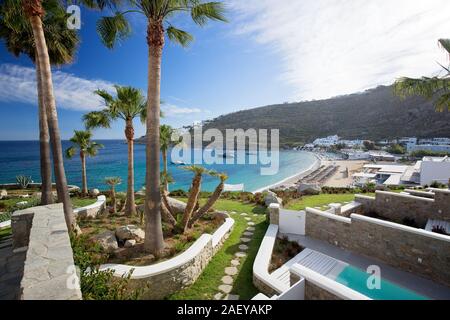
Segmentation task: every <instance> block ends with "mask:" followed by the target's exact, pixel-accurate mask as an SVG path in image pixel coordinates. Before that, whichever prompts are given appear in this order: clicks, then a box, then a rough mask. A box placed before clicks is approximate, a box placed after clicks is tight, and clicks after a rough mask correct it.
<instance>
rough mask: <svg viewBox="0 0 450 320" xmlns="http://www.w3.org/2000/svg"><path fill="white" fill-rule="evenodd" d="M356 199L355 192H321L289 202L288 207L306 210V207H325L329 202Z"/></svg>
mask: <svg viewBox="0 0 450 320" xmlns="http://www.w3.org/2000/svg"><path fill="white" fill-rule="evenodd" d="M354 199H355V195H354V194H347V193H344V194H319V195H317V196H304V197H302V198H301V199H298V200H293V201H291V202H289V203H288V205H287V206H286V209H290V210H304V209H305V208H306V207H310V208H315V207H324V206H325V205H327V204H329V203H344V202H351V201H353V200H354Z"/></svg>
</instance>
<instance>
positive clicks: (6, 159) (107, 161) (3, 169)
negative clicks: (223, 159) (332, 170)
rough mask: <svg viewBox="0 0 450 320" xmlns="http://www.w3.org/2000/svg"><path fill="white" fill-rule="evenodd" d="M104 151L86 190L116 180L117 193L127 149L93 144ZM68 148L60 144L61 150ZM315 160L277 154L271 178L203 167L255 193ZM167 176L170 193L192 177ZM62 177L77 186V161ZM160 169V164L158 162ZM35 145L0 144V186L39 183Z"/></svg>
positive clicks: (177, 172) (139, 176)
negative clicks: (19, 180) (20, 180)
mask: <svg viewBox="0 0 450 320" xmlns="http://www.w3.org/2000/svg"><path fill="white" fill-rule="evenodd" d="M97 142H99V143H102V144H103V145H104V146H105V147H104V149H101V150H100V151H99V153H98V155H97V156H96V157H93V158H88V159H87V177H88V186H89V188H98V189H101V190H102V189H103V190H104V189H108V187H107V186H106V185H105V183H104V178H105V177H111V176H120V177H121V178H122V180H123V183H122V184H121V185H119V186H118V188H117V189H118V190H119V191H125V190H126V178H127V145H126V144H125V142H124V141H123V140H103V141H101V140H97ZM70 145H71V143H70V142H69V141H63V149H64V150H65V149H66V148H68V147H69V146H70ZM134 159H135V188H136V190H140V189H141V188H142V186H143V185H144V179H145V146H144V145H138V144H137V145H135V153H134ZM316 160H317V158H316V156H315V155H314V154H312V153H308V152H303V151H280V152H279V162H280V165H279V171H278V173H277V174H275V175H270V176H263V175H261V173H260V167H261V165H260V164H256V165H250V164H244V165H242V164H232V165H227V164H220V165H219V164H213V165H205V167H207V168H208V169H214V170H216V171H218V172H225V173H227V174H228V176H229V179H228V181H227V183H228V184H241V183H243V184H244V186H245V190H246V191H256V190H258V189H261V188H264V187H266V186H269V185H272V184H275V183H277V182H279V181H282V180H284V179H286V178H289V177H291V176H293V175H296V174H298V173H299V172H301V171H305V170H307V169H309V168H310V167H311V166H312V165H313V164H314V163H315V161H316ZM170 161H171V160H170V152H169V172H170V173H171V175H172V176H173V178H174V180H175V183H174V184H171V185H170V190H176V189H183V190H188V189H189V186H190V183H191V180H192V173H191V172H189V171H186V170H183V169H182V168H183V167H182V166H176V165H172V164H170ZM64 165H65V170H66V175H67V179H68V183H69V184H75V185H78V186H80V185H81V162H80V159H79V157H74V158H73V159H70V160H69V159H65V160H64ZM161 165H162V161H161ZM39 166H40V164H39V142H38V141H0V183H12V182H15V177H16V176H18V175H26V176H31V178H32V179H33V181H34V182H40V169H39ZM217 183H218V180H217V178H212V177H208V176H207V177H205V178H204V180H203V184H202V190H204V191H212V190H214V188H215V186H216V185H217Z"/></svg>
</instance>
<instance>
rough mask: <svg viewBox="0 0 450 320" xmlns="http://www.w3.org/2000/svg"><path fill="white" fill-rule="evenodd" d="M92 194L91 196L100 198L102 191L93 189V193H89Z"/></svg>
mask: <svg viewBox="0 0 450 320" xmlns="http://www.w3.org/2000/svg"><path fill="white" fill-rule="evenodd" d="M89 193H90V194H91V196H94V197H96V196H98V195H99V194H100V190H98V189H91V191H90V192H89Z"/></svg>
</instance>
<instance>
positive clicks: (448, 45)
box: [439, 39, 450, 56]
mask: <svg viewBox="0 0 450 320" xmlns="http://www.w3.org/2000/svg"><path fill="white" fill-rule="evenodd" d="M439 45H440V46H441V47H442V48H443V49H444V50H445V51H447V52H448V54H449V56H450V39H439Z"/></svg>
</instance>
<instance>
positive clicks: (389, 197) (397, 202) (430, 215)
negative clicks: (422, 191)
mask: <svg viewBox="0 0 450 320" xmlns="http://www.w3.org/2000/svg"><path fill="white" fill-rule="evenodd" d="M433 191H434V199H430V198H425V197H420V196H412V195H406V194H398V193H393V192H386V191H377V192H376V196H375V198H373V197H366V196H359V195H357V196H356V199H355V201H357V202H360V203H361V204H362V205H363V210H364V212H365V213H375V214H377V215H379V216H381V217H385V218H387V219H389V220H390V221H394V222H397V223H403V222H404V219H406V218H408V219H414V220H415V222H416V223H417V224H418V226H421V227H424V226H425V225H426V223H427V221H428V219H437V220H444V221H450V191H448V190H439V189H433Z"/></svg>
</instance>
